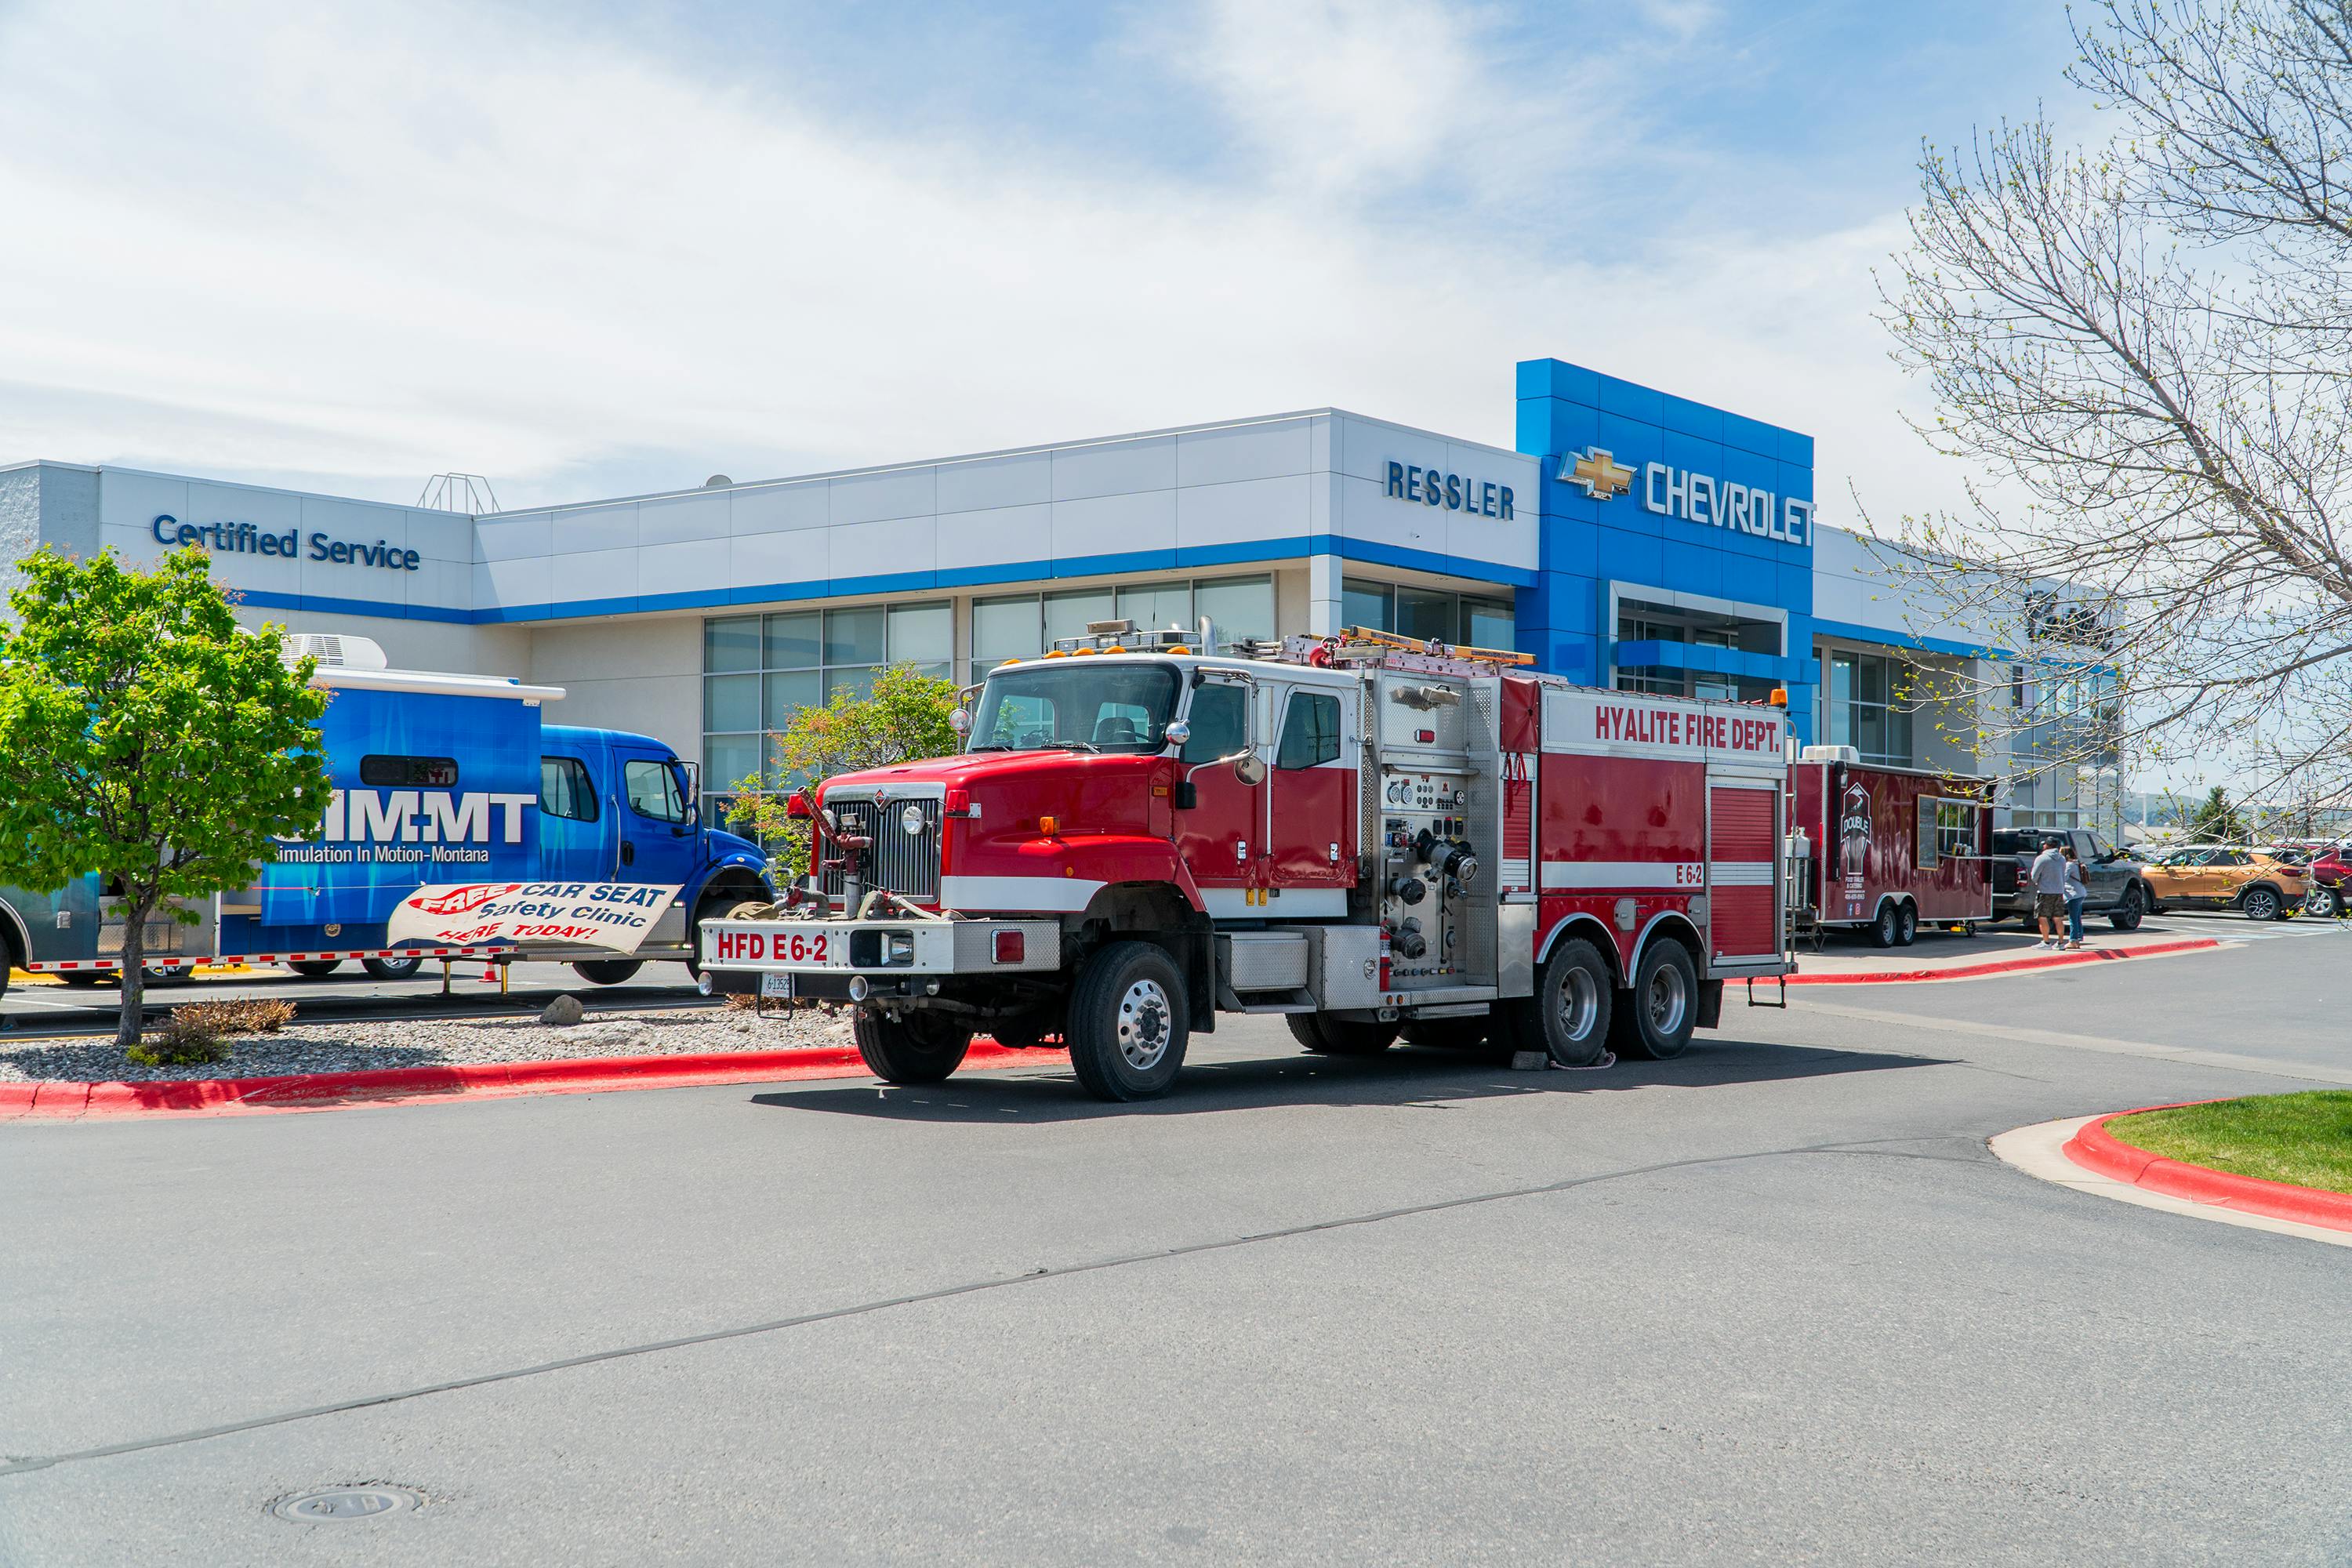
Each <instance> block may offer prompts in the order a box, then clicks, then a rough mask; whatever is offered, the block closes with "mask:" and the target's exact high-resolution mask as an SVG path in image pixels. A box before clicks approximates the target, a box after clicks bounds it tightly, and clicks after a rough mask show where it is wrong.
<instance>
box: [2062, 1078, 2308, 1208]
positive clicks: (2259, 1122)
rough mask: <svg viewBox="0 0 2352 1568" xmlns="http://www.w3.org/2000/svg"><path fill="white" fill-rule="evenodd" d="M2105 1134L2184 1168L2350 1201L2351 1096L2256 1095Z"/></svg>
mask: <svg viewBox="0 0 2352 1568" xmlns="http://www.w3.org/2000/svg"><path fill="white" fill-rule="evenodd" d="M2107 1131H2109V1132H2110V1133H2112V1134H2114V1135H2115V1136H2116V1138H2117V1139H2120V1140H2121V1141H2122V1142H2126V1143H2129V1144H2132V1145H2134V1146H2135V1147H2137V1148H2141V1149H2145V1150H2147V1152H2150V1153H2152V1154H2161V1155H2163V1156H2164V1157H2165V1158H2166V1159H2168V1160H2179V1161H2180V1162H2182V1163H2184V1164H2190V1165H2205V1166H2210V1168H2212V1169H2213V1170H2216V1171H2229V1172H2232V1173H2235V1174H2238V1175H2241V1176H2257V1177H2260V1178H2261V1179H2262V1180H2263V1181H2266V1182H2292V1183H2294V1184H2295V1185H2296V1186H2298V1187H2320V1188H2324V1189H2326V1191H2328V1192H2333V1193H2352V1089H2314V1090H2312V1091H2311V1092H2309V1093H2307V1094H2262V1095H2255V1096H2252V1097H2251V1098H2249V1099H2246V1100H2218V1101H2216V1102H2215V1103H2213V1104H2211V1105H2186V1106H2182V1107H2181V1108H2180V1109H2179V1110H2148V1111H2143V1112H2141V1113H2140V1114H2139V1115H2137V1116H2119V1117H2116V1119H2115V1120H2114V1121H2110V1122H2108V1123H2107Z"/></svg>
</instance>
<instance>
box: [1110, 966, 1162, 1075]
mask: <svg viewBox="0 0 2352 1568" xmlns="http://www.w3.org/2000/svg"><path fill="white" fill-rule="evenodd" d="M1175 1023H1176V1015H1175V1009H1174V1008H1172V1007H1171V1006H1170V1005H1168V993H1167V992H1165V991H1163V990H1161V989H1160V982H1158V981H1157V980H1139V981H1137V982H1136V983H1135V984H1132V985H1130V986H1129V987H1128V988H1127V994H1126V995H1124V996H1121V997H1120V998H1119V999H1118V1054H1119V1055H1121V1056H1123V1057H1125V1058H1127V1065H1128V1066H1129V1067H1131V1068H1135V1069H1136V1070H1137V1071H1138V1072H1149V1071H1150V1069H1151V1068H1155V1067H1158V1066H1159V1065H1160V1058H1162V1057H1164V1056H1166V1055H1167V1054H1168V1044H1169V1041H1170V1040H1171V1038H1172V1037H1173V1036H1174V1033H1175Z"/></svg>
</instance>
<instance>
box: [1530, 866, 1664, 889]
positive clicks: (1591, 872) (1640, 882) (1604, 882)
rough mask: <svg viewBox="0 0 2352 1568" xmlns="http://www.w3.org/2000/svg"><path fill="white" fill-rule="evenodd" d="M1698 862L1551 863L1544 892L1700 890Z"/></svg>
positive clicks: (1547, 871) (1544, 872)
mask: <svg viewBox="0 0 2352 1568" xmlns="http://www.w3.org/2000/svg"><path fill="white" fill-rule="evenodd" d="M1699 869H1700V868H1699V865H1698V862H1697V861H1696V860H1547V861H1545V862H1544V863H1543V890H1544V891H1545V892H1547V893H1549V892H1555V891H1559V890H1563V889H1571V888H1574V889H1585V888H1685V889H1689V890H1691V891H1692V892H1696V891H1697V890H1698V888H1699Z"/></svg>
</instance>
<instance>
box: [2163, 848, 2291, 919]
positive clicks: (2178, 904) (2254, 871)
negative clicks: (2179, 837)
mask: <svg viewBox="0 0 2352 1568" xmlns="http://www.w3.org/2000/svg"><path fill="white" fill-rule="evenodd" d="M2144 874H2145V875H2146V876H2147V886H2148V890H2149V891H2150V892H2152V893H2154V894H2155V895H2156V908H2157V910H2158V912H2159V913H2160V912H2163V911H2166V910H2242V911H2243V912H2244V914H2245V916H2246V918H2247V919H2248V920H2255V921H2283V920H2284V919H2286V917H2287V916H2289V915H2290V914H2293V913H2294V911H2295V910H2296V909H2297V908H2298V907H2299V906H2301V904H2302V903H2303V896H2304V893H2305V890H2306V889H2307V886H2308V882H2307V879H2306V878H2305V874H2304V869H2303V868H2302V867H2300V866H2295V865H2291V864H2289V863H2288V862H2287V861H2284V860H2282V859H2279V858H2276V857H2275V856H2271V855H2264V854H2263V853H2262V852H2260V851H2259V850H2253V849H2227V848H2221V847H2215V846H2213V845H2210V844H2198V845H2191V846H2189V847H2187V848H2185V849H2170V850H2167V851H2166V852H2165V853H2164V854H2162V855H2159V856H2158V857H2157V858H2155V859H2153V860H2150V861H2149V862H2148V863H2147V871H2146V872H2145V873H2144Z"/></svg>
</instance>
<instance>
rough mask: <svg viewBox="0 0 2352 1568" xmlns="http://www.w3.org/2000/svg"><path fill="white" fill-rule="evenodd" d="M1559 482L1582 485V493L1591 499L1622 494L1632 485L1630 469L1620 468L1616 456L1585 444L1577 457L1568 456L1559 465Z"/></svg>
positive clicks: (1631, 471)
mask: <svg viewBox="0 0 2352 1568" xmlns="http://www.w3.org/2000/svg"><path fill="white" fill-rule="evenodd" d="M1559 477H1560V480H1561V482H1562V483H1565V484H1572V485H1582V486H1583V487H1584V493H1585V494H1586V495H1588V496H1591V498H1592V499H1593V500H1608V499H1609V498H1610V497H1611V496H1622V495H1623V494H1624V493H1625V492H1626V491H1627V490H1630V489H1633V469H1631V468H1621V467H1620V466H1619V465H1618V462H1617V459H1616V458H1614V457H1613V456H1612V455H1611V454H1610V453H1608V452H1607V451H1604V450H1603V449H1602V448H1601V447H1586V448H1585V449H1584V456H1582V457H1581V458H1578V457H1570V458H1569V459H1568V460H1567V461H1566V462H1564V463H1562V464H1560V466H1559Z"/></svg>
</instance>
